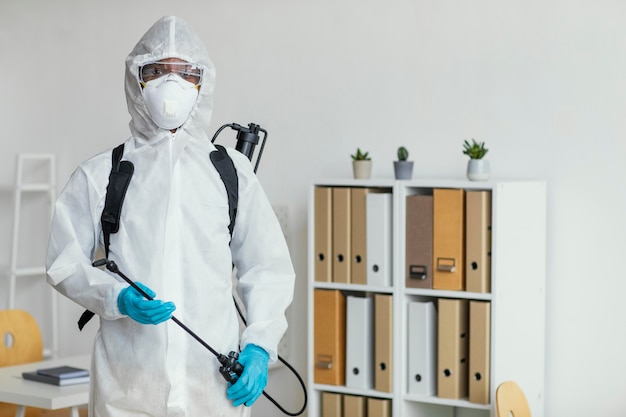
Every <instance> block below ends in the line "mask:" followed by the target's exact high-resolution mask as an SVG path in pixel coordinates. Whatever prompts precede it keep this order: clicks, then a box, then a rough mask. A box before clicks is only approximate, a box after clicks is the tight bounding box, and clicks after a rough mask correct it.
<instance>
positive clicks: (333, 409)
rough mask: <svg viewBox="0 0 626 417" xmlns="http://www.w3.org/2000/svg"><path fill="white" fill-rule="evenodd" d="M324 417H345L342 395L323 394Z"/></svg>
mask: <svg viewBox="0 0 626 417" xmlns="http://www.w3.org/2000/svg"><path fill="white" fill-rule="evenodd" d="M322 417H343V401H342V396H341V394H336V393H334V392H322Z"/></svg>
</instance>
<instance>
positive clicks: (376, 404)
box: [367, 397, 391, 417]
mask: <svg viewBox="0 0 626 417" xmlns="http://www.w3.org/2000/svg"><path fill="white" fill-rule="evenodd" d="M367 417H391V400H388V399H385V398H371V397H370V398H368V399H367Z"/></svg>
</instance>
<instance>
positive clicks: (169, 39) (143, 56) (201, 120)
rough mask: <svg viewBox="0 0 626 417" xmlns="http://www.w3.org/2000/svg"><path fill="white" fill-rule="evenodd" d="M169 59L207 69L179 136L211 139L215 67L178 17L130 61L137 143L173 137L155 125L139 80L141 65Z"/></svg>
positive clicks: (128, 85)
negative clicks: (177, 59) (209, 136)
mask: <svg viewBox="0 0 626 417" xmlns="http://www.w3.org/2000/svg"><path fill="white" fill-rule="evenodd" d="M165 58H180V59H183V60H185V61H188V62H192V63H195V64H198V65H200V66H202V67H203V76H202V81H201V87H200V91H199V94H198V100H197V102H196V104H195V106H194V108H193V110H192V111H191V114H190V115H189V118H188V119H187V121H186V122H185V123H184V124H183V125H182V126H181V127H180V128H179V129H178V131H177V133H176V135H177V137H180V136H181V135H189V136H191V137H194V138H196V139H198V140H201V141H203V140H204V139H208V128H209V124H210V122H211V116H212V114H213V90H214V88H215V67H214V66H213V63H212V62H211V59H210V58H209V54H208V52H207V51H206V49H205V47H204V45H203V43H202V41H201V40H200V38H199V37H198V36H197V35H196V33H195V32H194V30H193V28H192V27H191V25H190V24H189V23H187V22H185V21H184V20H182V19H181V18H179V17H176V16H166V17H163V18H161V19H159V20H158V21H157V22H156V23H155V24H154V25H152V27H151V28H150V29H148V31H147V32H146V33H145V34H144V35H143V37H142V38H141V39H140V40H139V42H137V45H135V47H134V48H133V50H132V52H131V53H130V54H129V55H128V57H127V58H126V78H125V91H126V102H127V104H128V112H129V113H130V115H131V117H132V120H131V122H130V130H131V133H132V134H133V136H134V137H136V138H137V139H139V140H145V141H152V140H156V139H160V138H162V137H164V136H166V135H169V131H168V130H164V129H161V128H159V127H158V126H157V125H156V124H155V123H154V122H153V121H152V118H151V117H150V114H149V113H148V110H147V108H146V105H145V103H144V99H143V95H142V92H141V85H140V84H139V80H138V77H137V74H138V71H139V67H140V66H141V65H143V64H145V63H148V62H152V61H158V60H161V59H165Z"/></svg>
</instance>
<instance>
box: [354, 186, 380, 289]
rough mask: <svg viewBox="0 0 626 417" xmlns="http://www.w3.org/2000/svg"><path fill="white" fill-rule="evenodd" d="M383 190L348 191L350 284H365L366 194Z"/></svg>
mask: <svg viewBox="0 0 626 417" xmlns="http://www.w3.org/2000/svg"><path fill="white" fill-rule="evenodd" d="M383 191H384V189H383V188H365V187H359V188H352V189H351V190H350V205H351V209H352V210H351V216H350V237H351V239H350V249H351V251H352V253H351V256H350V262H351V264H350V277H351V279H350V282H352V283H353V284H363V285H365V284H367V244H366V242H367V233H366V230H367V213H366V212H367V210H366V206H367V204H366V201H367V198H366V196H367V194H369V193H381V192H383Z"/></svg>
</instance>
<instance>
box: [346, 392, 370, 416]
mask: <svg viewBox="0 0 626 417" xmlns="http://www.w3.org/2000/svg"><path fill="white" fill-rule="evenodd" d="M366 407H367V403H366V401H365V397H361V396H358V395H346V394H344V396H343V415H344V417H366Z"/></svg>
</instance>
